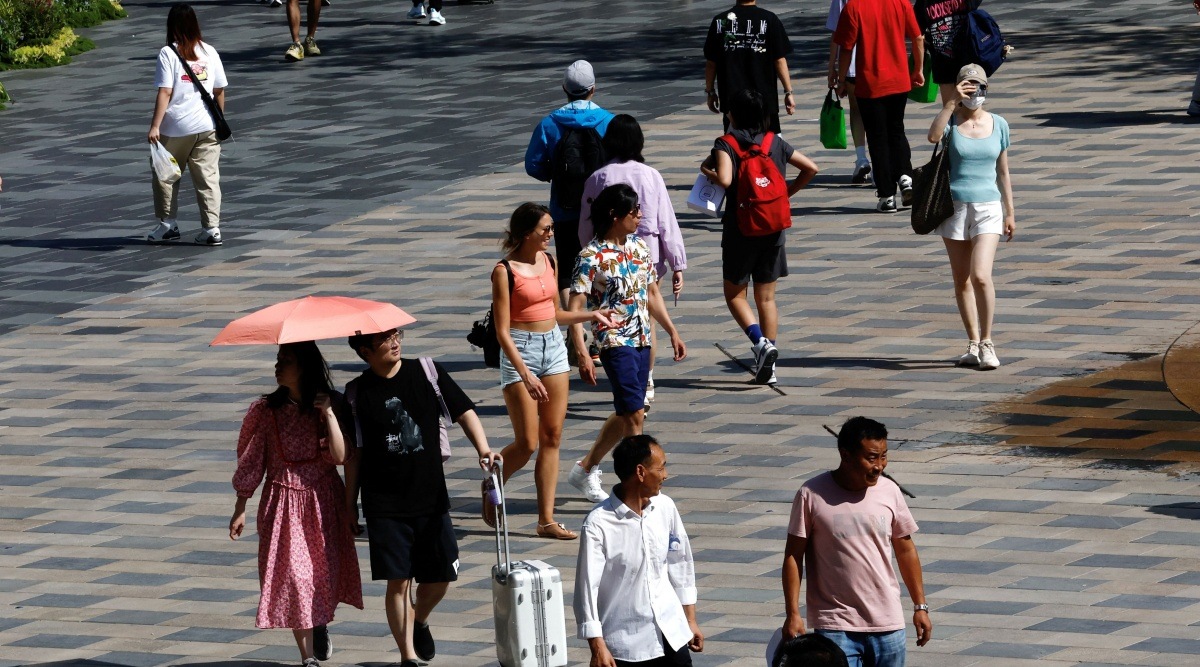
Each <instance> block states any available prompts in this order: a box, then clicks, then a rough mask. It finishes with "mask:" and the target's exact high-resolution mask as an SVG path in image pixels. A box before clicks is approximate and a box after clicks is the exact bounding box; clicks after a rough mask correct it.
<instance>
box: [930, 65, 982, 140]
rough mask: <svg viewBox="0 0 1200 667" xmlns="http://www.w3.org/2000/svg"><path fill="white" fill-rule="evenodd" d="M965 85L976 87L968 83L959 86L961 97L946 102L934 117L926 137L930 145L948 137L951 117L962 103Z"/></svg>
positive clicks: (964, 82)
mask: <svg viewBox="0 0 1200 667" xmlns="http://www.w3.org/2000/svg"><path fill="white" fill-rule="evenodd" d="M964 84H965V85H968V86H973V85H974V84H970V83H968V82H966V81H963V82H962V83H960V84H958V94H959V97H954V98H951V99H948V100H946V103H945V104H943V105H942V110H941V111H939V112H938V115H936V116H934V117H933V124H932V125H930V126H929V134H928V135H926V137H925V138H926V139H929V143H931V144H936V143H938V142H939V141H941V140H942V137H944V136H946V126H947V125H949V124H950V117H951V116H953V115H954V110H955V109H957V108H958V105H959V102H961V101H962V90H963V85H964Z"/></svg>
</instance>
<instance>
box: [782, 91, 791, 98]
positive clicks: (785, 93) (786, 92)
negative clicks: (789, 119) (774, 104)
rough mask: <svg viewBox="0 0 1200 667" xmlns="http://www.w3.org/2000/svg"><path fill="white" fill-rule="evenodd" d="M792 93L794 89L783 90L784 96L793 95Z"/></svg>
mask: <svg viewBox="0 0 1200 667" xmlns="http://www.w3.org/2000/svg"><path fill="white" fill-rule="evenodd" d="M791 94H792V91H790V90H785V91H783V96H784V97H787V96H788V95H791Z"/></svg>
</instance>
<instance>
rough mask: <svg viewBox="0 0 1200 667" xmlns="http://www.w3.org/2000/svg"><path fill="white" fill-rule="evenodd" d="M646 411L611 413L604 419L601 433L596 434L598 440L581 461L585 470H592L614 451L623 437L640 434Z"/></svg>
mask: <svg viewBox="0 0 1200 667" xmlns="http://www.w3.org/2000/svg"><path fill="white" fill-rule="evenodd" d="M645 414H646V413H645V412H644V411H643V410H638V411H637V412H634V413H631V414H627V415H618V414H612V415H609V417H608V419H605V420H604V425H603V426H601V427H600V433H599V435H597V436H596V442H595V443H594V444H593V445H592V448H591V449H590V450H588V453H587V456H585V457H583V460H582V461H580V463H581V464H582V465H583V469H584V470H591V469H592V468H594V467H596V466H598V465H600V462H601V461H603V460H604V457H605V456H608V453H609V452H611V451H612V448H613V447H616V446H617V443H619V442H621V440H622V439H623V438H625V437H626V436H630V435H639V434H640V433H641V432H642V421H643V419H644V418H645Z"/></svg>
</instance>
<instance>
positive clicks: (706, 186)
mask: <svg viewBox="0 0 1200 667" xmlns="http://www.w3.org/2000/svg"><path fill="white" fill-rule="evenodd" d="M724 203H725V188H723V187H721V186H720V185H717V184H716V183H714V182H713V181H712V180H710V179H709V178H708V177H707V176H705V175H704V174H699V175H697V176H696V183H695V185H693V186H692V191H691V192H690V193H689V194H688V199H687V205H688V208H690V209H692V210H693V211H699V212H701V213H704V214H705V215H709V216H712V217H714V218H719V217H721V206H722V205H723V204H724Z"/></svg>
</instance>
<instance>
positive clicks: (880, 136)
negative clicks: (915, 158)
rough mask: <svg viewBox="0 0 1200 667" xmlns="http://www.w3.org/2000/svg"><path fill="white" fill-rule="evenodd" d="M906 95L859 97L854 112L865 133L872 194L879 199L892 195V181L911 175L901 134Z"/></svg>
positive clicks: (907, 151) (893, 189) (902, 133)
mask: <svg viewBox="0 0 1200 667" xmlns="http://www.w3.org/2000/svg"><path fill="white" fill-rule="evenodd" d="M907 105H908V93H896V94H895V95H886V96H884V97H859V98H858V112H859V115H861V116H862V122H863V129H864V130H866V132H867V150H869V151H870V152H871V168H872V169H874V170H875V191H876V193H877V194H878V195H879V196H880V197H892V196H894V195H895V194H896V181H898V180H900V177H901V176H912V153H911V152H910V151H909V148H908V137H907V136H905V135H904V107H905V106H907Z"/></svg>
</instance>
